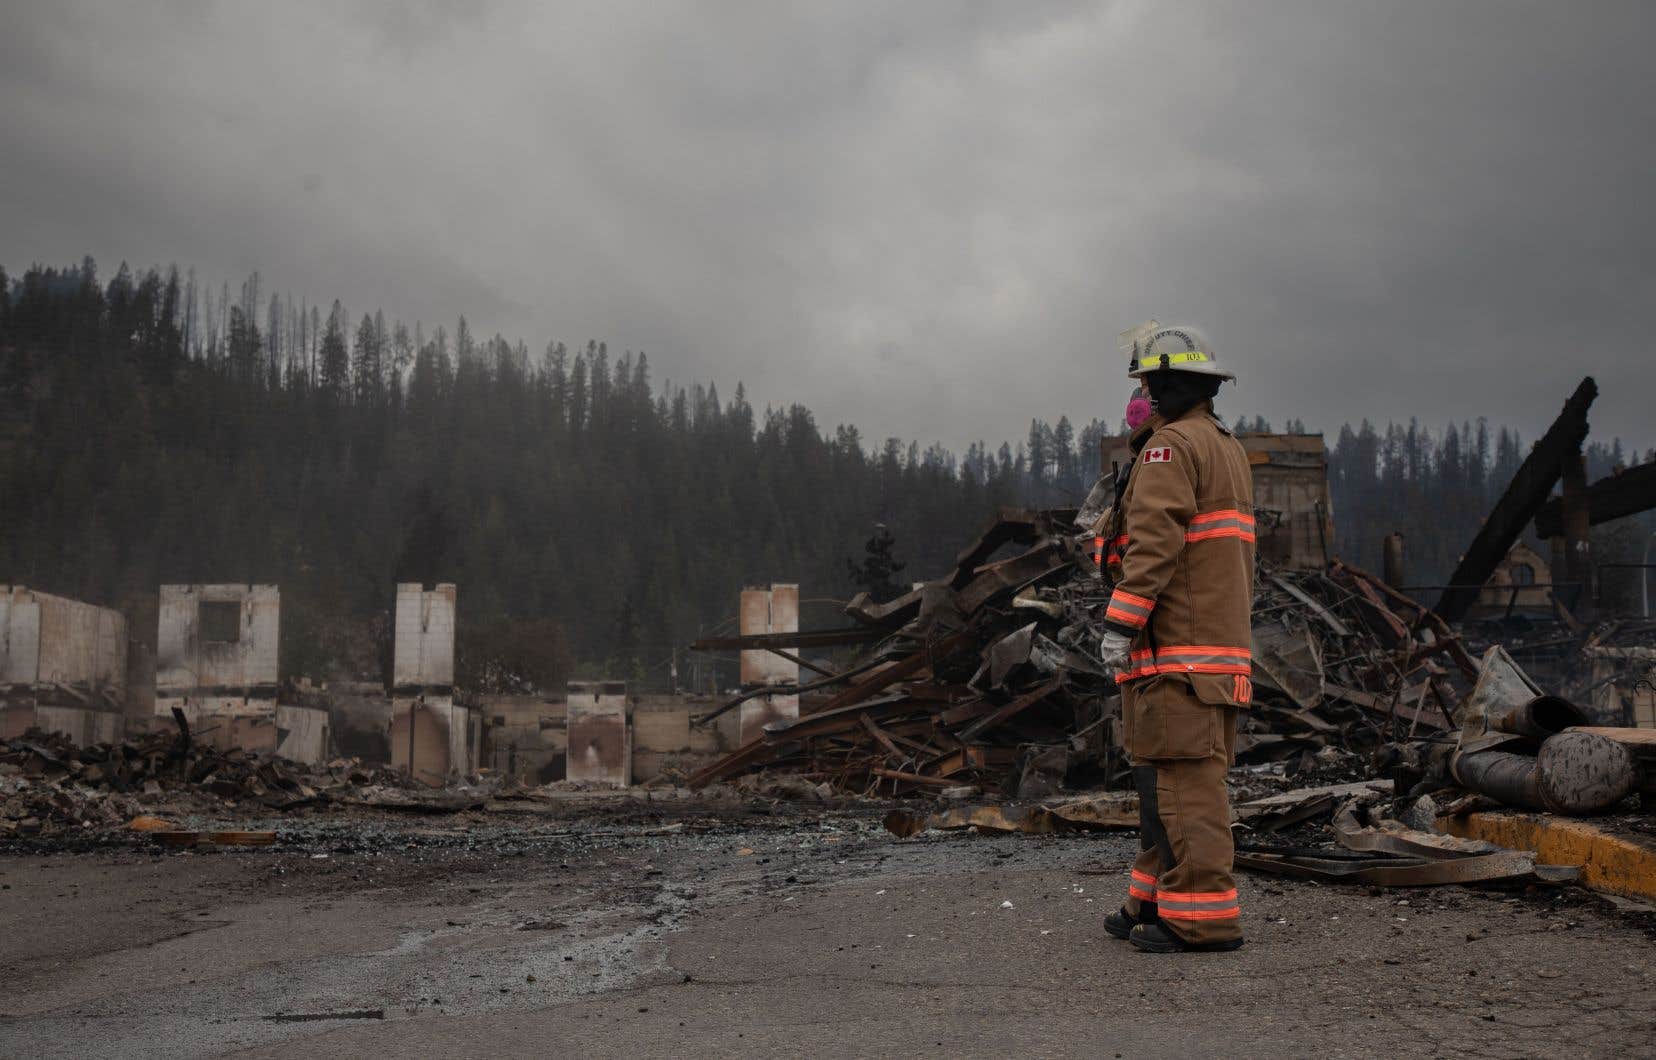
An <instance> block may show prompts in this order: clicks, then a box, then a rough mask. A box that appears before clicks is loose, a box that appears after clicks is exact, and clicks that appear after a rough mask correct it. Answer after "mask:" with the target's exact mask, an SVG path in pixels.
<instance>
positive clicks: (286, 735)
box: [276, 706, 333, 766]
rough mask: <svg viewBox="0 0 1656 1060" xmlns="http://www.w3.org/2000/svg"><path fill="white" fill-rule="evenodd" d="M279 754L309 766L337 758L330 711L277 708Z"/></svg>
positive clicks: (277, 751) (304, 708)
mask: <svg viewBox="0 0 1656 1060" xmlns="http://www.w3.org/2000/svg"><path fill="white" fill-rule="evenodd" d="M276 753H277V754H279V755H281V756H282V757H283V758H286V759H288V760H290V761H293V762H303V763H304V764H305V765H308V766H319V765H322V764H324V763H325V762H327V761H328V760H329V759H330V758H332V757H333V739H332V737H331V734H330V727H329V724H328V712H327V711H325V710H314V709H312V708H310V707H289V706H279V707H277V708H276Z"/></svg>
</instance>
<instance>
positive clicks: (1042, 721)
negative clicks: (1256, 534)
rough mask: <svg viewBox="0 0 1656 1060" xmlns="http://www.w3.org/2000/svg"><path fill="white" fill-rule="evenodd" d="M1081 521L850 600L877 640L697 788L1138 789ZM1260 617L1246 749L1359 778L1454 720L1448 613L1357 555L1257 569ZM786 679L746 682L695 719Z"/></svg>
mask: <svg viewBox="0 0 1656 1060" xmlns="http://www.w3.org/2000/svg"><path fill="white" fill-rule="evenodd" d="M1075 519H1076V513H1075V511H1074V510H1073V509H1058V510H1044V511H1023V510H1003V511H1002V512H1001V513H1000V514H999V517H998V518H997V519H996V520H995V522H994V523H993V524H992V525H990V527H989V528H988V529H987V530H986V531H985V532H984V533H983V534H982V535H981V536H980V537H979V538H978V539H977V541H975V542H974V543H973V544H972V545H971V546H970V547H968V548H967V549H965V550H964V551H963V552H962V553H961V554H960V556H959V558H958V559H957V561H956V563H955V566H954V569H953V570H952V571H951V572H949V574H948V575H946V576H945V577H943V578H939V579H937V580H935V581H930V582H926V583H923V584H922V585H920V587H919V588H917V589H915V590H914V591H912V592H910V593H908V594H906V595H904V596H901V597H899V598H897V599H895V600H892V601H889V602H886V603H874V602H872V601H870V600H869V599H868V598H867V597H866V595H862V596H859V597H858V598H857V599H855V600H853V601H852V602H851V604H850V605H849V607H848V608H847V613H848V614H849V616H850V617H851V618H852V619H854V620H855V621H856V623H857V625H856V626H855V627H852V628H850V629H847V630H840V631H832V632H833V634H834V635H835V636H836V637H838V638H839V639H840V640H841V641H846V640H854V639H861V640H863V641H865V642H867V643H868V644H869V645H870V648H869V650H867V651H866V652H864V654H863V657H862V658H860V659H858V660H857V661H855V662H854V663H852V664H851V665H848V666H846V667H845V668H844V669H842V670H841V671H839V672H838V673H833V674H829V675H827V676H825V677H823V678H822V679H820V680H816V681H812V682H810V683H808V684H805V685H802V686H799V687H798V688H797V691H799V692H801V693H807V694H809V693H819V695H818V697H817V698H816V699H815V700H814V701H813V700H811V699H809V698H808V699H807V700H806V701H805V704H804V708H803V716H802V717H801V718H800V719H799V720H797V721H793V722H783V723H775V724H773V725H772V726H770V727H768V728H767V730H766V731H765V733H764V735H763V736H762V737H759V738H756V739H754V740H751V741H749V742H748V743H747V744H746V745H744V746H742V747H740V748H739V749H737V750H736V751H735V752H733V753H732V754H731V755H729V756H728V757H726V758H724V759H723V760H721V761H719V762H716V763H714V764H712V765H711V766H709V767H707V768H706V769H704V770H702V771H701V772H700V773H698V774H697V775H696V776H694V777H693V778H692V780H691V783H692V785H693V786H700V785H704V784H707V783H711V782H713V781H717V780H723V779H726V778H729V777H732V776H736V775H738V774H742V773H748V772H752V771H755V770H771V771H778V772H788V773H795V774H803V775H805V776H808V777H810V778H811V779H813V780H817V781H825V782H830V783H832V784H834V785H835V786H836V787H838V788H840V789H842V790H846V791H851V792H857V793H863V794H887V795H891V794H904V793H916V792H926V791H931V792H938V791H941V790H944V789H948V788H958V787H977V788H979V789H980V790H982V791H984V792H993V793H998V794H1002V795H1007V796H1021V797H1025V798H1029V797H1034V796H1036V795H1038V794H1042V793H1046V792H1050V791H1052V790H1054V789H1057V788H1059V787H1062V786H1064V785H1066V784H1067V785H1069V786H1072V787H1073V786H1088V787H1096V786H1104V787H1123V788H1124V787H1127V786H1129V784H1128V781H1127V770H1126V763H1125V762H1124V761H1122V760H1121V757H1120V753H1119V750H1118V747H1119V741H1118V740H1117V739H1116V738H1115V729H1116V727H1117V725H1118V720H1119V717H1120V698H1119V695H1118V693H1117V689H1116V684H1115V680H1114V677H1113V675H1111V674H1109V673H1106V672H1105V671H1104V669H1103V668H1102V667H1101V666H1100V664H1099V663H1098V662H1097V659H1096V645H1097V642H1098V637H1099V634H1100V633H1101V631H1102V630H1101V627H1100V626H1099V625H1098V617H1097V616H1099V615H1101V614H1102V613H1103V611H1104V603H1105V601H1106V600H1107V598H1108V595H1109V591H1108V589H1107V588H1106V587H1105V585H1104V583H1103V581H1102V580H1101V579H1100V578H1099V576H1098V574H1097V568H1096V565H1095V564H1094V561H1093V557H1092V555H1091V551H1090V550H1091V547H1092V538H1091V536H1090V535H1086V534H1078V532H1077V526H1076V522H1075ZM1003 550H1011V551H1012V554H1011V555H1009V556H1006V557H1005V558H995V557H996V556H997V554H998V553H1000V552H1002V551H1003ZM1255 616H1256V618H1255V630H1254V639H1255V660H1254V668H1255V670H1254V672H1255V702H1254V709H1253V710H1252V711H1250V712H1249V713H1248V715H1247V719H1246V723H1245V729H1244V731H1243V733H1242V734H1241V739H1240V740H1239V742H1238V748H1239V752H1238V758H1239V761H1240V762H1241V763H1245V764H1256V763H1283V768H1282V770H1281V771H1282V772H1285V773H1287V774H1290V775H1305V776H1309V777H1323V778H1325V779H1327V778H1331V776H1332V775H1333V774H1343V775H1344V776H1345V779H1354V778H1355V777H1357V776H1359V775H1365V774H1366V773H1367V770H1368V762H1369V760H1370V758H1371V757H1372V756H1373V754H1374V752H1375V751H1376V750H1377V749H1380V748H1383V747H1385V746H1388V745H1390V744H1393V743H1395V742H1397V741H1399V740H1408V739H1430V738H1433V737H1440V738H1441V737H1444V736H1445V735H1446V734H1447V733H1449V732H1450V731H1452V729H1453V728H1454V723H1453V720H1452V716H1453V710H1454V707H1455V704H1456V703H1458V701H1459V700H1460V698H1461V697H1462V696H1463V695H1464V689H1465V688H1468V687H1470V685H1471V683H1472V682H1473V681H1474V680H1475V679H1476V676H1477V666H1476V664H1475V663H1474V662H1473V661H1472V660H1471V659H1470V658H1469V657H1468V656H1467V654H1466V652H1465V650H1464V649H1463V648H1462V647H1461V645H1460V642H1459V640H1458V639H1457V638H1456V637H1455V636H1454V635H1453V634H1452V633H1451V632H1450V631H1449V629H1448V627H1447V626H1445V625H1444V624H1443V623H1442V622H1440V621H1438V620H1437V619H1436V617H1435V616H1433V615H1432V614H1431V612H1429V611H1427V610H1426V609H1424V608H1423V607H1421V606H1420V605H1418V604H1416V603H1414V602H1413V601H1411V600H1409V599H1408V598H1406V597H1404V596H1401V595H1400V594H1398V593H1396V592H1394V591H1392V590H1390V589H1389V588H1387V587H1385V586H1384V585H1383V584H1381V583H1380V582H1379V581H1378V580H1376V579H1374V578H1372V577H1370V576H1369V575H1367V574H1364V573H1363V572H1361V571H1359V570H1356V569H1354V568H1350V567H1345V566H1341V565H1339V564H1335V565H1333V566H1332V567H1330V568H1329V569H1328V570H1326V571H1321V572H1287V571H1262V572H1261V576H1260V579H1259V592H1258V597H1257V599H1256V601H1255ZM812 636H820V635H813V634H804V635H802V636H801V640H805V639H806V638H810V637H812ZM774 639H775V638H774V637H771V638H760V639H759V640H757V641H756V642H755V644H754V646H755V647H770V646H772V645H771V644H770V643H769V642H770V641H771V640H774ZM776 690H777V689H750V690H747V691H745V692H744V694H743V695H742V696H741V697H738V698H737V699H736V700H733V701H731V702H730V703H727V704H725V705H724V706H722V707H721V708H720V709H719V710H718V711H716V712H714V713H713V714H709V715H706V716H704V717H703V718H702V719H701V721H702V722H704V723H705V722H706V721H707V720H709V719H710V718H712V717H714V716H716V715H717V714H718V713H722V712H723V711H724V710H728V709H732V708H734V707H735V706H736V705H737V704H739V703H740V702H741V701H743V700H745V699H747V698H751V697H752V696H754V695H757V694H763V693H764V692H766V691H776ZM788 690H789V691H793V690H795V689H793V687H792V686H790V687H789V689H788ZM829 690H832V691H831V692H830V691H829ZM821 693H827V694H826V695H822V694H821Z"/></svg>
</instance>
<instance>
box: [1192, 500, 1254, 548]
mask: <svg viewBox="0 0 1656 1060" xmlns="http://www.w3.org/2000/svg"><path fill="white" fill-rule="evenodd" d="M1218 537H1234V538H1239V539H1241V540H1243V541H1253V540H1255V538H1254V517H1253V516H1252V515H1251V514H1249V513H1246V512H1242V511H1238V510H1237V509H1235V508H1225V509H1222V510H1220V511H1216V512H1203V513H1202V514H1201V515H1198V516H1196V517H1195V518H1194V519H1192V520H1190V529H1189V530H1188V531H1187V532H1186V533H1185V543H1186V544H1189V543H1191V542H1194V541H1210V540H1212V539H1214V538H1218Z"/></svg>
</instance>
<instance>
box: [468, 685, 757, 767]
mask: <svg viewBox="0 0 1656 1060" xmlns="http://www.w3.org/2000/svg"><path fill="white" fill-rule="evenodd" d="M718 703H719V701H718V700H716V699H712V698H709V697H704V696H694V697H691V696H665V695H662V696H637V697H629V700H628V703H627V712H628V718H629V724H630V728H631V734H630V738H631V744H632V782H633V783H634V784H642V783H646V782H648V781H651V780H655V779H657V778H660V777H662V776H664V775H667V776H670V777H674V778H681V777H684V776H688V775H689V774H691V773H694V772H695V771H696V770H698V769H700V768H701V767H702V766H704V765H707V764H709V763H711V762H713V761H715V760H716V759H719V758H722V757H723V756H724V755H727V754H729V753H730V752H731V751H733V750H735V749H736V747H737V743H738V741H737V736H738V731H737V726H738V724H739V721H738V718H737V716H736V712H735V711H728V712H726V713H725V714H723V715H721V716H720V717H719V718H717V719H715V720H714V722H713V724H711V725H708V726H705V727H698V726H694V725H692V724H691V723H690V719H691V718H692V717H696V716H699V715H702V714H706V713H708V712H710V711H711V710H713V709H714V708H715V707H716V706H718ZM478 712H479V714H480V715H481V718H482V725H483V734H484V736H483V747H484V753H483V759H482V765H483V766H484V767H486V768H488V769H489V770H491V771H493V772H495V773H497V774H499V775H500V776H502V777H507V778H510V779H513V780H516V781H517V782H519V783H521V784H526V785H530V786H534V785H538V784H552V783H556V782H557V781H560V780H564V779H566V775H567V770H568V748H569V729H568V713H569V704H568V701H567V700H564V699H547V698H545V697H541V696H483V697H480V698H479V700H478Z"/></svg>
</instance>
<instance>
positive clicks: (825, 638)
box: [690, 626, 887, 651]
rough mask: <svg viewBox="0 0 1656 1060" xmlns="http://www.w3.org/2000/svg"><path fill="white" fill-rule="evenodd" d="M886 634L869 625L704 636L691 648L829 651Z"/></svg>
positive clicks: (695, 649)
mask: <svg viewBox="0 0 1656 1060" xmlns="http://www.w3.org/2000/svg"><path fill="white" fill-rule="evenodd" d="M886 635H887V631H886V630H883V629H876V628H873V627H871V626H855V627H852V628H851V629H821V630H815V631H811V632H801V633H752V634H749V635H748V636H745V637H703V638H702V639H701V640H698V641H696V642H695V643H694V644H692V645H690V650H691V651H730V650H738V651H747V650H750V649H757V650H759V651H770V650H772V649H773V648H832V647H835V646H836V645H840V644H866V643H868V642H869V641H871V640H879V639H880V638H881V637H884V636H886Z"/></svg>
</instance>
